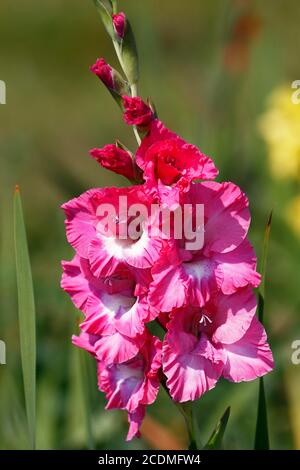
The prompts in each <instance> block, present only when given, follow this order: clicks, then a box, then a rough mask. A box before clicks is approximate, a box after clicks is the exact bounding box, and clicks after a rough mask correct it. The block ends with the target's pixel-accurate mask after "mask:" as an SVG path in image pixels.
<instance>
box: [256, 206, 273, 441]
mask: <svg viewBox="0 0 300 470" xmlns="http://www.w3.org/2000/svg"><path fill="white" fill-rule="evenodd" d="M271 223H272V212H271V213H270V215H269V219H268V222H267V225H266V229H265V236H264V244H263V253H262V260H261V284H260V288H259V292H258V317H259V320H260V321H261V322H263V317H264V306H265V282H266V271H267V259H268V251H269V241H270V231H271ZM269 448H270V440H269V429H268V414H267V404H266V396H265V387H264V379H263V377H261V378H260V379H259V393H258V407H257V418H256V430H255V441H254V449H255V450H261V449H265V450H268V449H269Z"/></svg>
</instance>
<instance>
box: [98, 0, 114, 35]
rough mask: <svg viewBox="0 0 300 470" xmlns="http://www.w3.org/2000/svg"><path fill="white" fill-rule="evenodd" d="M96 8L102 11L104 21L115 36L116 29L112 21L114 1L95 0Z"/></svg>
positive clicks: (109, 31)
mask: <svg viewBox="0 0 300 470" xmlns="http://www.w3.org/2000/svg"><path fill="white" fill-rule="evenodd" d="M94 3H95V5H96V8H97V10H98V12H99V13H100V16H101V19H102V22H103V24H104V26H105V29H106V31H107V32H108V34H109V35H110V37H111V38H113V39H114V38H115V30H114V26H113V22H112V3H111V2H110V1H105V0H94Z"/></svg>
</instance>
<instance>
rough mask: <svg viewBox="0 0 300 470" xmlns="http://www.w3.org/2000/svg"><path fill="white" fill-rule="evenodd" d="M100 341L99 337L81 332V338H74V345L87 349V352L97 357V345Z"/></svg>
mask: <svg viewBox="0 0 300 470" xmlns="http://www.w3.org/2000/svg"><path fill="white" fill-rule="evenodd" d="M98 340H99V336H96V335H90V334H88V333H84V332H81V333H80V335H79V336H75V335H73V336H72V343H73V344H74V346H77V347H78V348H81V349H85V350H86V351H87V352H89V353H90V354H92V355H93V356H96V352H95V343H96V342H97V341H98Z"/></svg>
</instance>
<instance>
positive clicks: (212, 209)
mask: <svg viewBox="0 0 300 470" xmlns="http://www.w3.org/2000/svg"><path fill="white" fill-rule="evenodd" d="M182 201H183V203H191V204H192V207H193V208H194V207H195V206H196V204H203V205H204V227H200V229H201V230H204V244H203V246H200V248H195V249H193V250H187V249H185V248H184V245H182V242H184V240H179V241H178V249H177V250H174V247H172V248H171V249H170V245H169V246H167V247H166V248H165V250H164V251H163V252H162V255H161V257H160V258H159V260H157V262H156V263H155V264H154V265H153V267H152V270H151V272H152V277H153V282H152V283H151V285H150V290H149V301H150V303H151V304H153V305H155V306H156V308H157V309H159V310H160V311H163V312H170V311H171V310H172V309H173V308H179V307H182V306H185V305H193V306H200V307H201V306H203V305H204V304H205V303H206V302H207V301H208V300H209V299H210V298H211V297H212V296H213V295H214V294H216V292H218V291H219V290H221V291H222V292H223V293H224V294H231V293H234V292H236V291H237V290H238V289H240V288H241V287H244V286H247V285H251V286H253V287H257V286H258V284H259V282H260V276H259V274H258V273H257V272H256V258H255V254H254V251H253V249H252V247H251V245H250V243H249V242H248V241H247V240H246V235H247V231H248V228H249V224H250V213H249V210H248V200H247V198H246V197H245V195H244V194H243V193H242V192H241V190H240V189H239V188H238V187H237V186H235V185H234V184H232V183H221V184H220V183H216V182H205V183H198V184H193V185H192V186H191V189H190V191H189V192H188V193H186V194H185V196H184V198H183V200H182ZM174 292H176V295H174V294H173V293H174Z"/></svg>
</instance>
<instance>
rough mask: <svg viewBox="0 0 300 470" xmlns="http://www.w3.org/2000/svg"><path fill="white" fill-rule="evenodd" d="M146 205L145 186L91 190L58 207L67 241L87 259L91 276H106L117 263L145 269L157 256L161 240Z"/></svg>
mask: <svg viewBox="0 0 300 470" xmlns="http://www.w3.org/2000/svg"><path fill="white" fill-rule="evenodd" d="M122 196H123V199H122ZM150 205H151V198H150V196H149V194H148V192H147V189H146V188H145V187H144V186H133V187H131V188H107V189H92V190H90V191H87V192H86V193H84V194H82V195H81V196H80V197H78V198H75V199H72V200H71V201H69V202H67V203H66V204H64V205H63V206H62V207H63V209H64V211H65V214H66V231H67V238H68V241H69V243H70V244H71V245H72V246H73V248H74V249H75V250H76V252H77V253H78V254H79V255H80V256H81V257H82V258H86V259H89V262H90V267H91V270H92V272H93V273H94V275H95V276H109V275H111V274H112V273H113V272H114V271H115V270H116V269H117V268H119V267H120V265H123V266H131V267H135V268H142V269H145V268H149V267H151V266H152V265H153V264H154V262H155V260H157V259H158V258H159V256H160V250H161V247H162V240H161V239H160V238H159V236H158V231H157V233H156V232H155V230H153V226H154V224H155V220H153V218H152V217H151V210H150V209H149V212H148V211H147V209H148V208H150ZM145 209H146V210H145ZM139 211H141V212H142V214H141V217H140V218H137V213H139ZM146 212H147V213H146ZM148 215H149V217H148ZM151 234H153V236H152V235H151Z"/></svg>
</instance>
